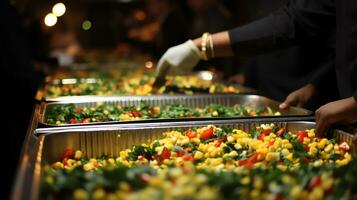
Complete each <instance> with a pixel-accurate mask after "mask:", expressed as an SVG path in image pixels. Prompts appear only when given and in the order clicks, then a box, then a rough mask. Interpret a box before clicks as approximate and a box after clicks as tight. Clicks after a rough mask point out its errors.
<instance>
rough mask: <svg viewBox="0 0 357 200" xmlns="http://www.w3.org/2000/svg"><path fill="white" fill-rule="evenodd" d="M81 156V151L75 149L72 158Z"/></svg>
mask: <svg viewBox="0 0 357 200" xmlns="http://www.w3.org/2000/svg"><path fill="white" fill-rule="evenodd" d="M81 157H82V151H79V150H77V151H76V153H74V158H75V159H77V160H78V159H80V158H81Z"/></svg>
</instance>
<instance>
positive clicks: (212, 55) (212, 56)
mask: <svg viewBox="0 0 357 200" xmlns="http://www.w3.org/2000/svg"><path fill="white" fill-rule="evenodd" d="M208 40H209V49H210V50H211V57H210V58H214V56H215V55H214V49H213V39H212V35H209V37H208Z"/></svg>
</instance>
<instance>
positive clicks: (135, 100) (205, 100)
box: [39, 94, 312, 127]
mask: <svg viewBox="0 0 357 200" xmlns="http://www.w3.org/2000/svg"><path fill="white" fill-rule="evenodd" d="M98 102H102V103H103V104H105V105H113V104H114V105H118V104H119V105H122V106H133V105H135V106H136V105H139V104H140V103H142V102H145V103H147V104H149V105H153V106H165V105H169V104H173V103H180V104H183V105H186V106H188V107H190V108H204V107H206V106H208V105H210V104H220V105H222V106H234V105H236V104H239V105H243V106H246V105H248V106H250V107H252V108H253V109H259V108H264V107H266V106H269V107H270V108H271V109H273V110H275V111H280V112H281V115H280V116H268V118H282V117H288V116H290V117H292V116H295V117H306V116H311V115H312V112H311V111H309V110H306V109H303V108H297V107H289V108H287V109H285V110H279V102H277V101H274V100H272V99H269V98H266V97H263V96H258V95H239V94H238V95H235V94H207V95H155V96H122V97H82V98H67V99H66V101H63V102H51V103H45V102H43V103H42V106H41V109H40V117H39V119H40V124H41V125H42V127H64V126H83V125H88V124H64V125H53V124H47V123H46V121H45V119H46V114H47V112H48V111H50V110H51V109H53V108H54V107H55V106H58V105H63V104H70V103H71V104H74V105H76V106H78V107H95V106H96V104H97V103H98ZM232 118H246V119H252V118H263V117H232ZM232 118H214V119H232ZM209 119H211V120H212V119H213V118H212V117H202V118H198V117H194V118H181V119H144V120H132V121H110V122H93V123H89V124H91V125H93V124H113V123H137V122H162V121H187V120H190V121H193V120H209Z"/></svg>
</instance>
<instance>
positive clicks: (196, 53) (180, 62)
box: [156, 40, 201, 77]
mask: <svg viewBox="0 0 357 200" xmlns="http://www.w3.org/2000/svg"><path fill="white" fill-rule="evenodd" d="M200 59H201V58H200V50H199V49H198V48H197V46H196V45H195V44H194V43H193V42H192V40H187V41H186V42H185V43H182V44H180V45H177V46H174V47H171V48H169V49H168V50H167V51H166V52H165V53H164V55H163V56H162V57H161V58H160V60H159V63H158V64H157V67H156V76H157V77H165V76H166V75H170V74H171V75H172V74H178V73H181V74H183V73H188V72H190V71H191V70H192V68H193V67H194V66H196V65H197V63H198V62H199V61H200Z"/></svg>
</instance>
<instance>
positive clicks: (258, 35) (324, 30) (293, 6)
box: [229, 0, 336, 56]
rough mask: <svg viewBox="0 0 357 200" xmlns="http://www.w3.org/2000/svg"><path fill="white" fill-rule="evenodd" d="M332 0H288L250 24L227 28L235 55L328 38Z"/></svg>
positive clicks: (331, 28)
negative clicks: (279, 7) (281, 6)
mask: <svg viewBox="0 0 357 200" xmlns="http://www.w3.org/2000/svg"><path fill="white" fill-rule="evenodd" d="M335 22H336V19H335V6H334V0H314V1H311V0H290V1H289V2H288V3H287V4H286V5H285V6H284V7H283V8H281V9H279V10H277V11H275V12H273V13H272V14H270V15H269V16H267V17H265V18H263V19H261V20H258V21H255V22H252V23H250V24H247V25H244V26H241V27H237V28H234V29H231V30H229V37H230V40H231V45H232V48H233V50H234V52H235V54H236V55H237V56H245V55H255V54H259V53H263V52H267V51H270V50H275V49H281V48H284V47H287V46H291V45H293V44H296V43H303V42H313V41H324V40H329V39H331V35H332V34H334V31H335V26H336V23H335Z"/></svg>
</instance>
